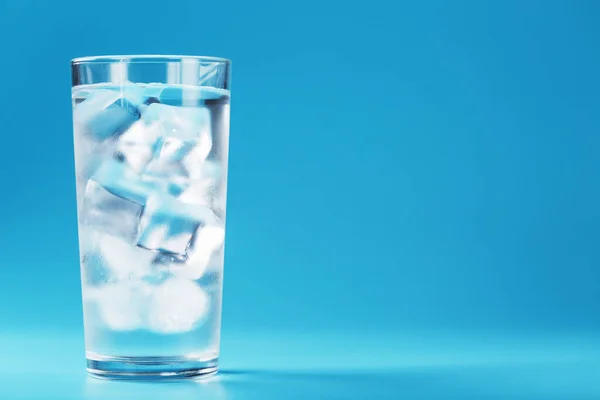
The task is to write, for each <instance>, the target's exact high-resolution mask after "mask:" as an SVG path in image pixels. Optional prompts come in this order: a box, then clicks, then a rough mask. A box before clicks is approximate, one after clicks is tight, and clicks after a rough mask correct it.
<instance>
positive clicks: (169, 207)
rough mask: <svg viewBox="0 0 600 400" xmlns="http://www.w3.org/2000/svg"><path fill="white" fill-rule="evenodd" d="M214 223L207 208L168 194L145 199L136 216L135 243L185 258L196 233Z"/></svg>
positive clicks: (215, 222) (176, 257)
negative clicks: (138, 221) (140, 215)
mask: <svg viewBox="0 0 600 400" xmlns="http://www.w3.org/2000/svg"><path fill="white" fill-rule="evenodd" d="M216 224H217V217H216V216H215V215H214V214H213V212H212V211H211V210H210V209H209V208H208V207H203V206H198V205H189V204H185V203H182V202H180V201H179V200H178V199H177V198H175V197H173V196H168V195H156V196H152V197H151V198H149V199H148V201H147V203H146V207H145V208H144V212H143V214H142V217H141V219H140V225H139V227H140V231H139V232H140V234H139V237H138V241H137V243H138V246H140V247H143V248H146V249H149V250H155V251H158V252H161V253H164V254H166V255H170V256H173V257H174V258H175V259H177V260H180V261H185V260H187V257H188V254H187V252H188V249H189V248H190V245H191V244H192V240H193V238H194V236H195V235H196V234H197V232H198V231H199V230H200V229H201V228H204V227H207V226H213V225H216Z"/></svg>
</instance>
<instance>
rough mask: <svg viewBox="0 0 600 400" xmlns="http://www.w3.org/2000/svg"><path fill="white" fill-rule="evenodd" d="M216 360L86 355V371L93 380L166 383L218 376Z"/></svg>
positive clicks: (217, 360) (217, 362) (217, 361)
mask: <svg viewBox="0 0 600 400" xmlns="http://www.w3.org/2000/svg"><path fill="white" fill-rule="evenodd" d="M218 366H219V359H218V358H214V359H211V360H198V359H193V358H188V357H109V356H97V355H94V356H90V355H89V354H88V356H87V371H88V373H89V374H90V375H91V376H93V377H95V378H103V379H131V380H169V379H189V378H200V377H207V376H210V375H213V374H215V373H217V370H218Z"/></svg>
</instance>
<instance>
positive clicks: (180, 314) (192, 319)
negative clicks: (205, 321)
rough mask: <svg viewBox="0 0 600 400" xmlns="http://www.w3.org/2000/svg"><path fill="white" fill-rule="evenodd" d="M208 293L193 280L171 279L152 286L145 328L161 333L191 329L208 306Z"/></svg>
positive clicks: (205, 312) (206, 310)
mask: <svg viewBox="0 0 600 400" xmlns="http://www.w3.org/2000/svg"><path fill="white" fill-rule="evenodd" d="M209 303H210V299H209V297H208V295H207V294H206V293H205V292H204V291H203V290H202V289H201V288H200V287H199V286H198V285H197V284H196V283H195V282H193V281H189V280H186V279H177V278H171V279H167V280H166V281H165V282H163V283H162V284H161V285H159V286H156V287H154V288H153V292H152V297H151V300H150V303H149V309H148V327H149V329H150V330H153V331H155V332H160V333H181V332H188V331H190V330H192V329H193V328H194V327H195V326H196V325H197V324H198V323H199V322H200V321H201V320H202V317H204V316H205V315H206V314H207V312H208V309H209Z"/></svg>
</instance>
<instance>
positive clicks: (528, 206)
mask: <svg viewBox="0 0 600 400" xmlns="http://www.w3.org/2000/svg"><path fill="white" fill-rule="evenodd" d="M599 18H600V3H598V2H596V1H593V0H590V1H583V0H577V1H567V0H564V1H552V0H544V1H542V0H527V1H517V0H509V1H503V2H500V1H498V2H485V1H476V0H472V1H459V0H457V1H423V2H410V3H408V2H407V3H400V2H394V1H382V0H372V1H369V2H355V1H347V2H343V3H342V2H335V1H326V0H321V1H313V0H306V1H303V2H281V1H266V0H254V1H251V2H250V1H228V2H216V1H210V2H209V1H192V0H189V1H176V2H172V3H167V2H162V1H156V0H152V1H150V0H149V1H146V2H123V3H121V2H119V1H116V0H107V1H103V2H94V3H87V2H82V1H77V2H76V1H70V0H68V1H57V2H49V1H35V0H2V2H0V38H2V39H0V45H1V49H2V54H3V56H2V58H1V61H0V77H1V79H2V80H3V83H2V88H3V94H2V96H0V116H1V117H2V118H1V120H2V122H1V124H0V127H1V128H0V130H1V134H2V139H3V140H2V150H3V151H2V156H0V181H1V182H2V189H1V194H2V195H1V196H0V226H1V227H2V229H0V249H2V250H3V251H2V257H1V258H0V266H1V269H2V275H1V279H0V300H1V301H0V354H1V355H2V356H1V360H0V374H1V375H0V376H1V377H0V398H7V399H8V398H15V399H16V398H24V399H30V398H31V399H34V398H35V399H37V398H45V399H48V398H61V399H70V398H74V399H78V398H84V399H96V398H137V397H135V396H138V395H139V396H140V398H165V399H166V398H176V397H177V396H179V398H188V397H189V398H215V399H246V398H248V399H254V398H256V399H265V400H267V399H270V398H324V399H325V398H327V399H329V398H332V399H337V398H340V399H342V398H381V399H387V398H390V399H395V398H424V399H438V398H439V399H442V398H462V399H465V398H475V399H477V398H499V399H506V398H523V399H529V398H531V399H546V398H548V399H550V398H552V399H555V398H556V399H563V398H564V399H579V398H582V399H587V398H590V399H593V398H600V383H599V382H600V380H599V379H598V375H597V372H598V371H600V368H598V367H600V337H599V336H598V334H599V333H600V313H599V312H598V311H599V305H598V304H599V294H600V291H599V289H600V268H599V267H600V254H599V252H598V243H599V239H600V230H599V229H598V227H599V226H600V225H599V222H600V207H599V205H600V186H599V183H600V179H599V177H598V173H599V171H600V157H599V156H598V153H599V151H600V113H599V112H598V110H599V106H600V95H599V93H600V74H599V73H598V72H599V71H600V57H599V52H598V43H599V39H600V28H599V27H598V26H599V24H598V21H599ZM131 53H166V54H201V55H216V56H224V57H227V58H230V59H232V60H233V91H232V92H233V96H232V122H231V139H230V158H229V160H230V169H229V174H230V175H229V201H228V221H227V222H228V226H227V251H226V266H225V268H226V273H225V276H226V277H225V291H224V315H223V341H222V355H223V357H222V368H223V372H224V373H223V374H222V375H221V377H220V378H219V379H218V380H216V381H213V382H212V383H207V384H204V386H198V384H180V385H170V386H164V385H163V386H158V387H154V386H151V387H148V386H147V385H141V384H122V383H106V382H98V381H95V380H90V379H89V378H86V377H85V374H84V371H83V368H84V364H83V357H84V356H83V340H82V331H81V330H82V316H81V297H80V286H79V272H78V268H79V266H78V256H77V229H76V214H75V209H76V208H75V187H74V165H73V155H72V146H73V145H72V127H71V108H70V107H71V106H70V71H69V60H70V59H71V58H73V57H77V56H84V55H101V54H131ZM594 371H595V373H594ZM53 396H54V397H53ZM142 396H146V397H142Z"/></svg>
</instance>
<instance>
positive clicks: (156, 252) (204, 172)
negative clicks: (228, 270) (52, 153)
mask: <svg viewBox="0 0 600 400" xmlns="http://www.w3.org/2000/svg"><path fill="white" fill-rule="evenodd" d="M71 70H72V82H73V87H72V102H73V130H74V144H75V166H76V179H77V213H78V224H79V225H78V226H79V249H80V262H81V282H82V295H83V313H84V328H85V343H86V358H87V369H88V371H89V372H90V373H91V374H92V375H95V376H99V377H106V378H121V379H128V378H133V379H135V378H142V379H144V378H145V379H162V378H180V377H194V376H199V375H205V374H210V373H214V372H216V371H217V368H218V356H219V337H220V325H221V294H222V279H223V252H224V243H225V204H226V194H227V153H228V142H229V97H230V96H229V94H230V91H229V83H230V62H229V61H228V60H226V59H222V58H214V57H192V56H153V55H150V56H145V55H140V56H101V57H85V58H78V59H75V60H73V61H72V62H71Z"/></svg>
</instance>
